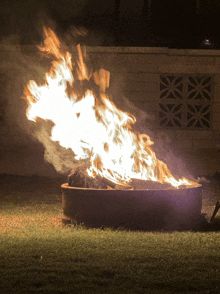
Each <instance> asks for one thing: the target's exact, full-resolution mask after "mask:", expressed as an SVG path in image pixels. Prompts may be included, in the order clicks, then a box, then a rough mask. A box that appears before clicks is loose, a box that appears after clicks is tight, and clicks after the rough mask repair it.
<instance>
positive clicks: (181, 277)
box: [0, 175, 220, 294]
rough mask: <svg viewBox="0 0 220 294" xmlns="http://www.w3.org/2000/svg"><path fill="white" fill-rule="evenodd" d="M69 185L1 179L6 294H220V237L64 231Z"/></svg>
mask: <svg viewBox="0 0 220 294" xmlns="http://www.w3.org/2000/svg"><path fill="white" fill-rule="evenodd" d="M64 181H65V179H61V178H59V179H56V180H55V179H51V180H49V179H43V178H40V177H18V176H17V177H16V176H5V175H2V176H0V209H1V210H0V293H22V294H26V293H45V294H46V293H48V294H49V293H51V294H52V293H89V294H90V293H112V294H113V293H114V294H117V293H126V294H127V293H159V294H160V293H220V283H219V281H220V232H193V231H189V232H134V231H125V230H122V231H120V230H111V229H104V230H102V229H88V228H86V227H84V226H83V225H82V226H78V227H72V226H70V227H63V226H62V222H61V215H62V209H61V190H60V185H61V183H63V182H64ZM218 189H219V188H218V181H217V182H216V181H215V182H213V183H211V184H210V183H209V184H205V185H204V200H203V213H207V218H209V217H210V215H211V212H212V210H213V209H214V205H215V202H216V199H217V198H218V195H219V194H218V191H219V190H218ZM216 191H217V192H216ZM217 200H219V199H217Z"/></svg>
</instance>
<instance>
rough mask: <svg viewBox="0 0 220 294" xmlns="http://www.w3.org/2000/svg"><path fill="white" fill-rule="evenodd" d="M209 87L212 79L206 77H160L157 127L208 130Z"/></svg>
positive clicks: (209, 113)
mask: <svg viewBox="0 0 220 294" xmlns="http://www.w3.org/2000/svg"><path fill="white" fill-rule="evenodd" d="M212 84H213V78H212V76H207V75H198V76H196V75H194V76H193V75H178V76H177V75H161V76H160V103H159V122H160V126H163V127H169V128H184V129H186V128H187V129H188V128H190V129H194V128H196V129H209V128H210V127H211V101H212Z"/></svg>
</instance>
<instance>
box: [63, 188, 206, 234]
mask: <svg viewBox="0 0 220 294" xmlns="http://www.w3.org/2000/svg"><path fill="white" fill-rule="evenodd" d="M61 189H62V208H63V222H64V223H68V222H69V223H75V224H76V223H78V224H80V223H84V224H85V225H86V226H88V227H92V228H100V227H102V226H106V227H113V228H119V227H122V228H126V229H132V230H188V229H192V228H193V227H194V226H195V225H196V223H198V221H199V219H200V217H201V208H202V186H201V185H198V186H197V187H190V188H180V189H165V190H113V189H109V190H108V189H91V188H78V187H71V186H69V185H68V184H63V185H62V186H61Z"/></svg>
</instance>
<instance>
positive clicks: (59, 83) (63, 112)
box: [24, 29, 196, 187]
mask: <svg viewBox="0 0 220 294" xmlns="http://www.w3.org/2000/svg"><path fill="white" fill-rule="evenodd" d="M44 31H45V35H46V38H45V40H44V45H43V46H42V47H39V49H40V50H41V51H42V52H45V53H47V54H49V55H50V56H53V57H54V58H55V60H54V61H53V62H52V66H51V69H50V71H49V72H47V73H46V74H45V82H44V84H43V85H38V84H37V83H36V82H35V81H29V83H28V84H27V86H26V88H25V91H24V94H25V99H26V100H27V102H28V108H27V118H28V119H29V120H32V121H36V119H37V118H38V117H39V118H41V119H44V120H50V121H52V122H53V124H54V126H53V128H52V131H51V138H50V139H51V140H52V141H58V142H59V144H60V145H61V146H62V147H65V148H67V149H68V148H70V149H71V150H72V151H73V152H74V154H75V159H77V160H80V159H88V160H89V161H90V167H89V169H88V170H87V172H88V174H89V175H90V176H91V177H96V176H101V177H105V178H108V179H110V180H111V181H113V182H115V183H121V184H126V183H129V182H130V181H131V179H142V180H150V181H157V182H160V183H170V184H171V185H172V186H174V187H178V186H180V185H196V183H194V182H191V181H188V180H187V179H185V178H182V179H176V178H174V177H173V176H172V174H171V172H170V171H169V169H168V167H167V165H166V164H165V163H163V162H162V161H160V160H158V159H157V157H156V154H155V153H154V152H153V150H152V148H151V145H152V144H154V143H153V142H152V140H151V139H150V137H149V136H148V135H146V134H140V133H138V132H136V131H134V130H133V129H132V126H133V125H134V124H135V122H136V119H135V117H134V116H133V115H131V114H129V113H126V112H123V111H121V110H120V109H118V108H117V107H116V106H115V105H114V103H113V102H112V101H111V100H110V99H109V97H108V96H107V94H106V88H108V87H109V80H110V73H109V72H108V71H106V70H104V69H100V70H99V71H95V72H92V71H89V70H88V69H87V67H86V65H85V63H84V56H85V52H84V53H83V52H82V50H81V47H80V46H79V45H78V46H77V49H78V55H79V57H78V61H77V62H76V63H75V62H73V61H72V56H71V54H70V53H69V52H67V51H64V50H63V49H62V46H61V43H60V41H59V40H58V38H57V36H56V35H55V33H54V32H53V31H52V30H51V29H44ZM74 69H75V72H74ZM74 74H75V76H74ZM85 82H87V84H89V85H93V87H90V88H92V89H93V90H91V89H90V90H87V91H85V93H84V92H83V93H82V92H81V93H79V91H77V89H76V88H77V87H75V86H77V85H80V86H82V85H83V83H85ZM97 89H98V90H97ZM70 126H71V127H70Z"/></svg>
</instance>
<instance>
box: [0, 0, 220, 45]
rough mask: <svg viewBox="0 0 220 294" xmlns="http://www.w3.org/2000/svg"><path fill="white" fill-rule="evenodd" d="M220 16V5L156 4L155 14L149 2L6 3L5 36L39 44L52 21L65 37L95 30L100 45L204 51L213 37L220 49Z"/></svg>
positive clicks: (0, 24) (1, 14)
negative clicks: (73, 30) (79, 29)
mask: <svg viewBox="0 0 220 294" xmlns="http://www.w3.org/2000/svg"><path fill="white" fill-rule="evenodd" d="M198 3H199V5H198ZM219 15H220V1H219V0H212V1H208V0H200V1H198V0H197V1H196V0H162V1H161V0H151V9H150V11H149V9H148V1H147V0H136V1H135V2H134V1H133V0H132V1H129V0H102V1H100V0H63V1H60V0H59V1H58V0H53V1H52V0H28V1H23V0H11V1H10V2H9V1H8V0H2V1H1V4H0V35H1V36H3V37H5V36H10V35H14V36H15V35H16V36H19V39H20V42H21V43H22V44H31V43H37V42H39V39H40V38H41V36H40V35H41V29H42V25H43V24H45V23H46V21H47V19H48V18H50V19H51V20H52V21H53V23H54V24H55V25H56V29H58V30H59V31H60V32H61V33H65V32H66V31H67V30H68V29H69V27H70V26H71V25H83V26H84V27H86V28H87V29H89V30H90V31H95V32H96V35H99V38H97V39H98V42H97V45H104V46H109V45H110V46H112V45H119V46H121V45H122V46H123V45H125V46H126V45H128V46H168V47H179V48H199V47H201V43H202V41H203V40H204V39H205V38H208V39H210V41H211V42H213V43H214V44H213V46H214V48H220V17H219ZM86 42H87V43H88V45H96V40H93V42H92V41H91V38H87V40H85V43H86ZM90 43H91V44H90Z"/></svg>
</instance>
